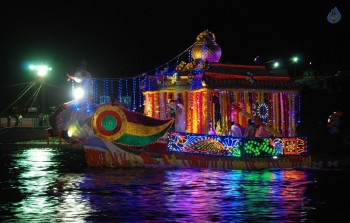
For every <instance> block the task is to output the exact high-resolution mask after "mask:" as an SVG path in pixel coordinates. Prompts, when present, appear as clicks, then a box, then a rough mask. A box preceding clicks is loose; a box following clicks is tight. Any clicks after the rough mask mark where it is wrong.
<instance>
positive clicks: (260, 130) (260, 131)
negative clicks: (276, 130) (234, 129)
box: [255, 124, 272, 137]
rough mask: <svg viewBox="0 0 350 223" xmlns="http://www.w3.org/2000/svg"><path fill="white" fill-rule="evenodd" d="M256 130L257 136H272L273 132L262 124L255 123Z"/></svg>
mask: <svg viewBox="0 0 350 223" xmlns="http://www.w3.org/2000/svg"><path fill="white" fill-rule="evenodd" d="M255 128H256V131H255V137H270V136H272V134H271V133H270V132H268V131H267V130H266V129H265V128H264V126H263V125H262V124H256V125H255Z"/></svg>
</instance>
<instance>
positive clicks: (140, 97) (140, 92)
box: [138, 76, 143, 108]
mask: <svg viewBox="0 0 350 223" xmlns="http://www.w3.org/2000/svg"><path fill="white" fill-rule="evenodd" d="M138 80H139V83H138V84H139V86H140V85H141V76H139V78H138ZM139 89H140V90H139V108H141V107H142V104H143V103H142V91H141V88H140V87H139Z"/></svg>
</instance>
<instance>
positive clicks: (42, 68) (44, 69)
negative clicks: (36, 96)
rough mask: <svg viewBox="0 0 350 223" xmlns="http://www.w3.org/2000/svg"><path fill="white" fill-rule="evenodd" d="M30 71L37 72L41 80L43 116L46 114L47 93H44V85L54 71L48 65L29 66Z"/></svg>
mask: <svg viewBox="0 0 350 223" xmlns="http://www.w3.org/2000/svg"><path fill="white" fill-rule="evenodd" d="M29 70H32V71H35V72H36V74H37V76H38V77H39V78H40V82H41V86H40V87H41V88H42V89H41V114H42V115H43V114H44V100H45V91H44V84H45V80H44V78H45V76H46V75H47V74H48V72H49V71H51V70H52V68H51V67H49V66H47V65H29Z"/></svg>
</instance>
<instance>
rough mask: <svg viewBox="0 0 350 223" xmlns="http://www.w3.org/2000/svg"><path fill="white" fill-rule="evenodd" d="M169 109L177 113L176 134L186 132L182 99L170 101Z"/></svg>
mask: <svg viewBox="0 0 350 223" xmlns="http://www.w3.org/2000/svg"><path fill="white" fill-rule="evenodd" d="M168 107H170V108H171V109H174V111H175V132H186V123H185V108H184V106H183V104H182V103H181V100H180V98H178V99H177V100H170V102H169V103H168Z"/></svg>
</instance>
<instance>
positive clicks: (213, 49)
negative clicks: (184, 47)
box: [191, 30, 221, 62]
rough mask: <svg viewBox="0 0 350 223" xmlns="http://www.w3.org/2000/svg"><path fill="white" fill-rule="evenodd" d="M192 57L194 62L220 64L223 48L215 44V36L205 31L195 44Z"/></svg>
mask: <svg viewBox="0 0 350 223" xmlns="http://www.w3.org/2000/svg"><path fill="white" fill-rule="evenodd" d="M191 55H192V59H193V60H205V61H207V62H219V60H220V58H221V48H220V46H219V45H218V44H217V43H216V42H215V35H214V34H213V33H212V32H210V31H208V30H205V31H204V32H201V33H200V34H199V35H198V36H197V38H196V43H195V44H194V46H193V48H192V50H191Z"/></svg>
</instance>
